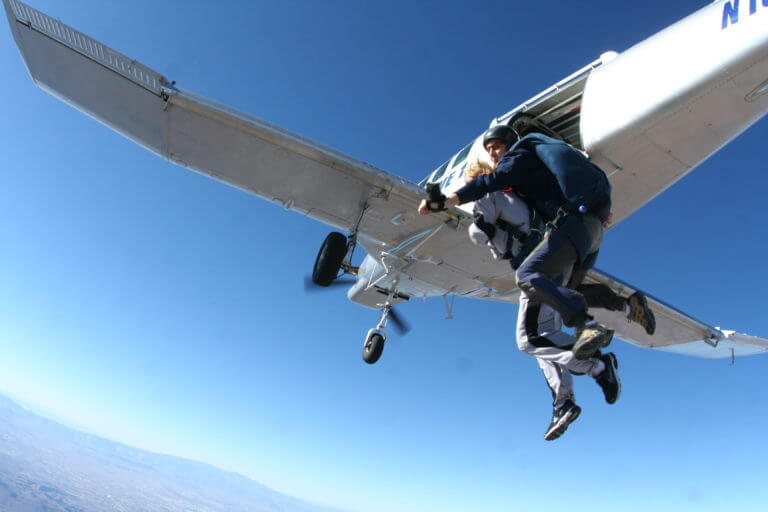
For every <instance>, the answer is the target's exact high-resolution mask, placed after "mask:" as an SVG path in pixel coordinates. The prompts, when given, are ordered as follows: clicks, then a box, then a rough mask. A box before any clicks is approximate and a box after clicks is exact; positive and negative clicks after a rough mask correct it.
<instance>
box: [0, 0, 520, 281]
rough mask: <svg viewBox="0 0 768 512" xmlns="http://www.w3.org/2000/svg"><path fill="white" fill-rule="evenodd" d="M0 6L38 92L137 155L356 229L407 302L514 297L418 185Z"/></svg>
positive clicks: (461, 222) (21, 8)
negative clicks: (413, 283)
mask: <svg viewBox="0 0 768 512" xmlns="http://www.w3.org/2000/svg"><path fill="white" fill-rule="evenodd" d="M3 3H4V5H5V9H6V13H7V15H8V18H9V21H10V26H11V31H12V33H13V36H14V38H15V40H16V43H17V45H18V47H19V50H20V52H21V54H22V57H23V59H24V62H25V64H26V66H27V69H28V70H29V73H30V75H31V77H32V79H33V80H34V82H35V83H36V84H37V85H38V86H39V87H41V88H42V89H44V90H46V91H47V92H49V93H51V94H52V95H54V96H56V97H58V98H60V99H61V100H63V101H64V102H66V103H68V104H70V105H71V106H73V107H74V108H76V109H78V110H80V111H82V112H84V113H86V114H88V115H89V116H91V117H92V118H94V119H96V120H97V121H99V122H101V123H103V124H105V125H106V126H108V127H110V128H112V129H113V130H115V131H117V132H119V133H121V134H122V135H124V136H125V137H127V138H129V139H131V140H132V141H134V142H135V143H137V144H139V145H140V146H143V147H144V148H146V149H148V150H150V151H152V152H153V153H155V154H157V155H159V156H161V157H162V158H164V159H166V160H169V161H171V162H173V163H176V164H178V165H180V166H182V167H186V168H188V169H191V170H194V171H197V172H200V173H202V174H205V175H208V176H210V177H213V178H215V179H217V180H220V181H223V182H226V183H228V184H230V185H233V186H235V187H238V188H241V189H243V190H246V191H248V192H251V193H253V194H255V195H257V196H260V197H262V198H264V199H267V200H269V201H272V202H274V203H276V204H278V205H280V206H283V207H284V208H286V209H289V210H293V211H296V212H299V213H301V214H304V215H307V216H309V217H312V218H314V219H317V220H319V221H321V222H324V223H326V224H329V225H331V226H333V227H336V228H339V229H341V230H344V231H347V232H349V231H350V230H352V229H353V228H354V227H355V226H356V225H357V226H358V235H359V242H360V244H361V245H363V247H364V248H365V249H366V250H367V251H368V252H369V253H370V254H372V255H374V256H375V257H377V259H379V258H380V257H391V258H394V259H395V260H397V261H396V262H395V263H396V264H397V270H399V271H401V272H405V273H407V274H408V275H409V276H410V277H412V278H414V279H417V280H419V281H420V283H421V285H422V286H421V289H420V290H410V293H409V294H416V295H421V296H429V295H443V294H445V293H448V292H450V293H457V294H462V295H464V294H485V295H494V296H497V295H498V296H503V295H504V294H505V293H506V291H508V290H509V289H511V288H513V287H514V281H513V280H512V275H511V272H510V269H509V266H508V265H506V264H504V263H498V262H495V261H493V260H492V258H490V256H489V255H488V252H487V251H485V250H483V249H482V248H478V247H475V246H473V245H472V244H470V243H468V242H467V236H466V226H467V223H468V220H467V215H466V214H464V213H463V212H461V211H460V210H454V211H453V212H449V213H444V214H440V215H430V216H426V217H421V216H419V215H416V214H415V213H416V206H417V205H418V202H419V201H420V199H421V198H422V197H424V194H423V192H422V191H421V190H420V189H419V188H418V186H417V185H415V184H413V183H410V182H408V181H407V180H404V179H402V178H400V177H398V176H395V175H392V174H389V173H386V172H384V171H382V170H380V169H377V168H375V167H373V166H371V165H369V164H366V163H364V162H362V161H360V160H356V159H354V158H351V157H349V156H347V155H344V154H342V153H340V152H338V151H335V150H333V149H330V148H327V147H324V146H322V145H320V144H317V143H315V142H313V141H310V140H307V139H305V138H303V137H300V136H298V135H295V134H292V133H289V132H288V131H285V130H283V129H281V128H278V127H276V126H273V125H271V124H269V123H267V122H265V121H262V120H259V119H256V118H254V117H251V116H248V115H246V114H243V113H241V112H237V111H235V110H234V109H231V108H229V107H227V106H224V105H220V104H218V103H216V102H213V101H211V100H209V99H206V98H203V97H200V96H197V95H195V94H192V93H189V92H187V91H183V90H181V89H179V88H177V87H176V86H175V84H174V83H172V82H170V81H169V80H168V79H166V78H165V77H164V76H163V75H161V74H160V73H158V72H156V71H154V70H152V69H150V68H149V67H147V66H145V65H143V64H141V63H139V62H137V61H135V60H133V59H130V58H129V57H126V56H125V55H122V54H120V53H118V52H116V51H114V50H112V49H110V48H108V47H107V46H105V45H103V44H101V43H99V42H98V41H95V40H94V39H92V38H90V37H88V36H86V35H85V34H82V33H81V32H78V31H77V30H74V29H73V28H71V27H69V26H67V25H65V24H63V23H61V22H60V21H58V20H55V19H53V18H51V17H49V16H47V15H45V14H43V13H42V12H40V11H37V10H36V9H33V8H32V7H29V6H28V5H26V4H24V3H22V2H19V1H18V0H3ZM423 239H428V241H429V244H428V246H429V250H427V246H425V245H424V244H423V243H421V242H423V241H424V240H423ZM414 242H415V243H414ZM404 244H405V245H404ZM409 244H410V245H409ZM404 247H408V249H407V250H405V251H404V252H400V253H398V248H404ZM416 250H418V255H416ZM382 253H387V256H382ZM389 263H390V264H392V263H393V262H392V261H390V262H389Z"/></svg>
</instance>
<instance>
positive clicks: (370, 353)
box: [363, 329, 387, 364]
mask: <svg viewBox="0 0 768 512" xmlns="http://www.w3.org/2000/svg"><path fill="white" fill-rule="evenodd" d="M385 341H387V336H386V335H385V334H384V333H383V332H379V331H377V330H376V329H371V330H370V331H368V335H367V336H366V337H365V343H363V361H365V362H366V363H368V364H373V363H375V362H376V361H378V360H379V358H380V357H381V353H382V352H383V351H384V342H385Z"/></svg>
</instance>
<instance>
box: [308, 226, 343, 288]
mask: <svg viewBox="0 0 768 512" xmlns="http://www.w3.org/2000/svg"><path fill="white" fill-rule="evenodd" d="M347 244H348V242H347V237H346V236H344V235H343V234H342V233H337V232H335V231H334V232H333V233H329V234H328V236H327V237H325V241H324V242H323V245H321V246H320V251H319V252H318V253H317V258H316V259H315V267H314V268H313V269H312V282H313V283H315V284H316V285H318V286H329V285H330V284H331V283H332V282H333V280H334V279H336V277H337V276H338V275H339V270H341V264H342V263H343V262H344V257H345V256H346V255H347Z"/></svg>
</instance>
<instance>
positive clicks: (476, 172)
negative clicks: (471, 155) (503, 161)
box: [464, 159, 495, 181]
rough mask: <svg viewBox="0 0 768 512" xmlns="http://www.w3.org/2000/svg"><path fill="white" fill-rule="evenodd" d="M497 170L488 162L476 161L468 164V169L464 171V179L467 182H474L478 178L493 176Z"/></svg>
mask: <svg viewBox="0 0 768 512" xmlns="http://www.w3.org/2000/svg"><path fill="white" fill-rule="evenodd" d="M494 170H495V166H494V165H493V164H491V163H489V162H487V161H486V160H480V159H476V160H473V161H471V162H470V163H469V164H467V168H466V170H465V171H464V179H466V180H467V181H469V180H473V179H475V178H477V177H478V176H482V175H484V174H491V173H492V172H493V171H494Z"/></svg>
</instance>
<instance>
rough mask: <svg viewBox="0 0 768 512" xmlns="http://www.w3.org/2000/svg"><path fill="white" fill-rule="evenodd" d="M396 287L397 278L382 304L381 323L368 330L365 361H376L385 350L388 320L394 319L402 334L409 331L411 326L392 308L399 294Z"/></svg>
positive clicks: (364, 350)
mask: <svg viewBox="0 0 768 512" xmlns="http://www.w3.org/2000/svg"><path fill="white" fill-rule="evenodd" d="M396 289H397V279H395V281H394V283H393V284H392V290H391V291H390V292H389V295H387V301H386V302H385V303H384V304H380V306H381V308H382V309H381V320H379V325H377V326H376V327H374V328H373V329H371V330H370V331H368V334H367V335H366V336H365V343H363V361H365V362H366V363H368V364H373V363H375V362H376V361H378V360H379V358H380V357H381V353H382V351H383V350H384V343H385V342H386V341H387V334H386V333H385V332H384V329H386V327H387V321H389V320H392V324H393V325H394V326H395V329H396V330H398V331H399V332H400V334H405V333H406V332H408V329H409V328H408V325H407V324H406V322H405V321H404V320H403V319H402V318H400V316H399V315H397V314H395V311H394V310H393V309H392V301H393V300H394V298H395V296H396V295H397V292H396Z"/></svg>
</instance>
